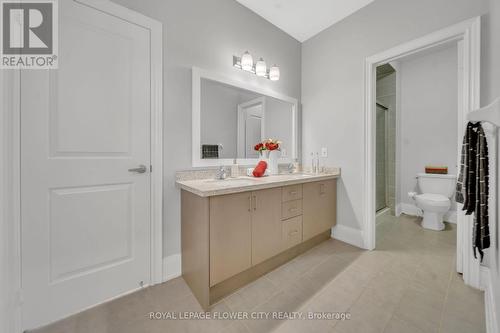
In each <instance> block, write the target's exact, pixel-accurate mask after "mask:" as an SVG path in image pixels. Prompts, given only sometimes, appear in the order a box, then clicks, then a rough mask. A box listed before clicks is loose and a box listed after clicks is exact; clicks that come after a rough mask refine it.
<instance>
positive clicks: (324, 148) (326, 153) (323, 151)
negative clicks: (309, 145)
mask: <svg viewBox="0 0 500 333" xmlns="http://www.w3.org/2000/svg"><path fill="white" fill-rule="evenodd" d="M321 157H328V149H327V148H326V147H323V148H321Z"/></svg>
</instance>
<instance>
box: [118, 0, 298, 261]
mask: <svg viewBox="0 0 500 333" xmlns="http://www.w3.org/2000/svg"><path fill="white" fill-rule="evenodd" d="M113 1H114V2H116V3H118V4H121V5H124V6H126V7H128V8H130V9H132V10H135V11H137V12H140V13H143V14H144V15H147V16H149V17H152V18H154V19H156V20H158V21H160V22H162V23H163V53H164V56H163V75H164V83H163V97H164V100H163V115H164V207H163V208H164V255H165V256H168V255H172V254H178V253H180V192H179V190H178V189H176V187H175V172H176V171H177V170H185V169H189V168H190V167H191V67H192V66H197V67H200V68H203V69H206V70H210V71H215V72H218V73H220V74H223V75H226V76H229V77H230V78H232V79H236V80H243V81H246V82H250V83H251V84H254V85H256V86H261V87H265V88H268V89H271V90H274V91H276V92H279V93H283V94H286V95H289V96H292V97H295V98H300V79H301V77H300V76H301V72H300V65H301V46H300V43H299V42H297V41H296V40H295V39H293V38H292V37H290V36H288V35H287V34H285V33H284V32H282V31H281V30H279V29H278V28H276V27H275V26H273V25H271V24H270V23H269V22H267V21H265V20H264V19H262V18H260V17H259V16H257V15H256V14H254V13H253V12H251V11H250V10H249V9H247V8H245V7H243V6H241V5H239V4H238V3H237V2H236V1H234V0H213V1H204V0H182V1H180V0H147V1H146V0H143V1H137V0H113ZM245 50H248V51H250V53H252V54H253V55H254V56H255V57H263V58H264V59H265V60H266V62H267V63H268V64H274V63H276V64H277V65H278V66H279V67H280V71H281V77H280V80H279V81H278V82H272V81H269V80H266V79H263V78H258V77H256V76H254V75H249V74H248V73H245V72H242V71H239V70H236V69H234V68H233V67H232V56H233V55H239V54H242V53H243V52H244V51H245Z"/></svg>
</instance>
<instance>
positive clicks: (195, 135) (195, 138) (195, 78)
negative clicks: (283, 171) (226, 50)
mask: <svg viewBox="0 0 500 333" xmlns="http://www.w3.org/2000/svg"><path fill="white" fill-rule="evenodd" d="M202 79H207V80H211V81H215V82H220V83H222V84H226V85H230V86H234V87H237V88H240V89H245V90H249V91H252V92H255V93H258V94H261V95H264V96H269V97H272V98H276V99H279V100H282V101H285V102H288V103H290V104H292V145H291V149H290V153H289V155H288V156H287V157H282V158H280V159H279V161H278V163H281V164H283V163H290V162H293V161H294V160H296V159H298V104H299V103H298V100H297V99H296V98H293V97H290V96H287V95H284V94H280V93H277V92H274V91H272V90H268V89H265V88H262V87H259V86H257V85H254V84H251V83H247V82H242V81H237V80H233V79H230V78H228V77H225V76H224V75H220V74H216V73H213V72H209V71H206V70H204V69H200V68H197V67H193V68H192V86H193V87H192V129H191V130H192V145H191V156H192V166H193V167H213V166H219V165H231V164H233V161H234V158H221V159H215V158H213V159H211V158H207V159H202V158H201V80H202ZM235 112H236V111H235ZM235 126H237V124H235ZM258 161H259V159H258V158H236V162H237V163H238V164H239V165H255V164H257V162H258Z"/></svg>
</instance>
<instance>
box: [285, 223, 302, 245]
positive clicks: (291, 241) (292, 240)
mask: <svg viewBox="0 0 500 333" xmlns="http://www.w3.org/2000/svg"><path fill="white" fill-rule="evenodd" d="M301 242H302V216H297V217H292V218H291V219H288V220H285V221H283V247H284V248H283V250H286V249H289V248H291V247H292V246H295V245H297V244H299V243H301Z"/></svg>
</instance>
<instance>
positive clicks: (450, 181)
mask: <svg viewBox="0 0 500 333" xmlns="http://www.w3.org/2000/svg"><path fill="white" fill-rule="evenodd" d="M455 183H456V176H455V175H440V174H428V173H419V174H417V184H418V187H419V188H420V191H421V192H422V194H417V193H415V192H410V193H408V196H409V197H410V198H412V199H414V200H415V202H416V204H417V207H418V208H420V209H421V210H422V211H423V212H424V218H423V221H422V227H423V228H425V229H430V230H437V231H439V230H443V229H444V223H443V217H444V215H445V214H446V213H447V212H448V211H449V210H450V207H451V200H450V198H451V197H452V196H453V194H454V193H455Z"/></svg>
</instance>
